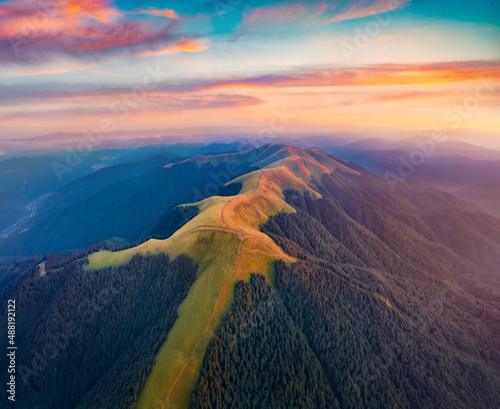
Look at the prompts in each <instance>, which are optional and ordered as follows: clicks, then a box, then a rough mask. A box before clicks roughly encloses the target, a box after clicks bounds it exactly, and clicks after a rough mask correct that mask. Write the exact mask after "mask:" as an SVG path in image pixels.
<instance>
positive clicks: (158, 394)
mask: <svg viewBox="0 0 500 409" xmlns="http://www.w3.org/2000/svg"><path fill="white" fill-rule="evenodd" d="M192 236H195V237H196V239H195V241H194V244H195V245H196V252H195V253H194V254H193V255H194V257H193V258H195V259H197V260H195V261H197V262H198V263H199V267H200V269H199V272H198V274H199V277H198V279H197V281H196V282H195V283H194V285H193V286H192V287H191V290H190V291H189V294H188V296H187V297H186V299H185V300H184V302H183V303H182V304H181V306H180V307H179V318H178V319H177V321H176V322H175V324H174V326H173V328H172V329H171V331H170V332H169V334H168V338H167V341H166V342H165V343H164V344H163V346H162V347H161V349H160V352H159V353H158V355H157V356H156V364H155V366H154V368H153V370H152V372H151V374H150V375H149V377H148V380H147V382H146V385H145V387H144V389H143V391H142V393H141V395H140V397H139V401H138V408H139V409H157V408H158V401H160V402H165V400H166V397H167V395H168V394H169V393H170V392H171V394H170V397H169V400H168V403H169V404H171V405H179V407H181V408H183V407H186V406H187V403H188V402H189V397H190V395H191V391H192V389H193V388H194V386H195V384H196V381H197V379H198V373H199V371H200V368H201V364H202V361H203V356H204V355H205V351H206V349H207V347H208V343H209V341H210V339H211V337H212V333H213V332H214V331H215V329H216V328H217V326H218V325H219V324H220V322H221V320H222V317H223V315H224V313H225V312H226V311H227V309H228V308H229V305H230V304H229V303H228V302H220V303H219V305H218V306H217V308H216V303H217V300H218V297H219V294H220V293H221V290H222V289H223V288H224V286H225V285H228V284H229V283H228V281H227V280H228V278H229V277H230V276H231V275H232V273H233V267H234V264H235V261H236V257H237V249H238V246H239V239H238V238H237V236H235V235H232V234H229V233H224V232H208V233H207V232H196V233H193V235H192ZM187 237H189V236H187ZM181 240H182V239H181ZM181 247H183V246H181ZM230 286H231V287H232V284H231V285H230ZM223 301H226V300H223ZM214 311H215V313H214ZM195 347H196V349H195ZM174 383H175V387H173V385H174ZM167 407H168V406H167Z"/></svg>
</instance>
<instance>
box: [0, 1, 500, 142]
mask: <svg viewBox="0 0 500 409" xmlns="http://www.w3.org/2000/svg"><path fill="white" fill-rule="evenodd" d="M499 107H500V2H499V1H498V0H476V1H475V2H474V3H473V4H472V3H471V2H469V1H451V0H441V1H435V0H413V1H411V0H355V1H345V0H339V1H313V0H310V1H296V0H284V1H263V0H210V1H207V0H193V1H180V0H174V1H155V0H142V1H136V0H117V1H112V0H50V1H49V0H0V148H1V144H2V141H4V142H5V141H7V140H12V139H21V138H28V137H35V136H39V135H45V134H49V133H52V132H72V133H75V134H76V135H84V134H85V133H86V132H89V130H92V129H103V131H104V130H106V131H107V130H111V129H112V130H127V131H133V130H148V129H154V128H157V129H166V130H168V129H172V130H176V132H181V131H182V132H183V133H184V134H186V135H189V132H190V130H191V129H193V132H194V129H196V132H199V130H200V129H209V130H211V132H215V131H217V130H220V132H222V131H224V132H240V131H245V132H257V133H258V132H260V131H259V130H262V129H264V128H265V129H269V128H271V129H272V130H273V132H276V133H279V132H287V133H306V134H307V133H308V132H310V133H325V134H328V133H347V132H353V133H356V132H357V133H363V134H367V135H369V134H370V133H378V134H379V135H380V134H384V133H387V135H399V134H400V135H403V134H407V133H412V132H415V133H423V132H430V131H431V130H434V129H438V128H439V129H440V128H446V129H455V130H460V129H464V130H467V132H462V133H463V134H465V135H466V136H465V137H464V138H466V139H468V140H469V141H471V142H477V143H479V144H483V145H487V146H500V142H499V140H500V115H499ZM138 134H140V132H139V133H138ZM77 138H78V136H77ZM474 138H476V139H477V140H475V139H474Z"/></svg>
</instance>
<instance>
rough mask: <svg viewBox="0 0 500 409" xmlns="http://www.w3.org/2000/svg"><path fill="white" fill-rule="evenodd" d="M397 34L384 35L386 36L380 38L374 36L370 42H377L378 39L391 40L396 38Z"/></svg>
mask: <svg viewBox="0 0 500 409" xmlns="http://www.w3.org/2000/svg"><path fill="white" fill-rule="evenodd" d="M398 37H399V36H386V37H382V38H375V39H373V40H371V42H372V43H376V42H379V41H386V40H392V39H394V38H398Z"/></svg>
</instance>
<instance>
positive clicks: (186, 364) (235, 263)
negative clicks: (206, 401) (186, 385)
mask: <svg viewBox="0 0 500 409" xmlns="http://www.w3.org/2000/svg"><path fill="white" fill-rule="evenodd" d="M244 241H245V240H244V239H243V240H241V241H240V244H239V246H238V251H237V253H236V258H235V260H234V266H233V269H232V271H231V273H230V274H229V275H228V276H227V278H226V280H225V281H224V284H223V285H222V288H221V289H220V291H219V296H218V297H217V301H216V302H215V307H214V310H213V311H212V315H211V316H210V319H209V320H208V322H207V325H206V326H205V328H204V330H203V332H202V334H201V336H200V338H199V339H198V342H197V343H196V345H195V346H194V348H193V352H192V353H191V355H190V356H189V359H188V360H187V361H186V363H185V364H184V366H183V367H182V369H181V372H180V373H179V375H178V376H177V378H176V379H175V381H174V383H173V384H172V387H171V388H170V391H169V392H168V395H167V397H166V399H165V402H164V403H163V406H162V409H165V406H166V405H167V403H168V400H169V399H170V395H171V394H172V392H173V390H174V388H175V385H176V384H177V382H178V381H179V379H180V378H181V376H182V374H183V373H184V371H185V370H186V368H187V367H188V365H189V363H190V362H191V361H192V360H193V359H194V355H195V353H196V350H197V349H198V346H199V345H200V343H201V341H202V339H203V337H204V336H205V334H206V333H207V331H208V328H210V325H211V324H212V321H213V319H214V317H215V313H216V312H217V308H218V307H219V303H220V299H221V296H222V293H223V291H224V289H225V288H226V286H227V283H228V282H229V279H230V278H231V277H233V276H234V273H235V271H236V266H237V264H238V257H239V255H240V249H241V245H242V244H243V242H244Z"/></svg>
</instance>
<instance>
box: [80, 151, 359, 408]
mask: <svg viewBox="0 0 500 409" xmlns="http://www.w3.org/2000/svg"><path fill="white" fill-rule="evenodd" d="M266 154H267V155H266ZM237 155H241V157H243V158H244V159H245V160H248V159H249V158H252V156H253V158H252V159H253V163H254V164H255V165H258V167H262V169H260V170H257V171H255V172H251V173H249V174H247V175H244V176H242V177H239V178H237V179H235V180H233V181H231V183H233V182H240V183H241V184H242V189H241V191H240V193H239V194H238V195H236V196H233V197H211V198H209V199H206V200H203V201H201V202H199V203H197V204H196V205H197V206H198V209H199V214H198V215H197V216H196V217H194V218H193V219H192V220H190V221H189V222H188V223H186V224H185V225H184V226H183V227H182V228H181V229H179V230H178V231H177V232H176V233H175V234H174V235H173V236H172V237H170V238H169V239H167V240H149V241H147V242H145V243H143V244H141V245H139V246H137V247H135V248H131V249H128V250H124V251H120V252H116V253H112V252H99V253H95V254H92V255H91V256H89V265H88V268H89V269H97V268H101V267H105V266H110V265H119V264H124V263H127V262H128V261H129V260H130V259H131V258H132V257H133V256H134V255H135V254H138V253H142V254H145V253H153V254H156V253H162V252H163V253H167V254H169V255H170V256H171V257H172V258H175V257H177V256H179V255H180V254H187V255H189V256H190V257H192V258H193V260H194V261H195V262H196V263H197V264H198V267H199V269H198V278H197V281H196V282H195V284H194V285H193V286H192V288H191V290H190V292H189V294H188V296H187V297H186V299H185V300H184V302H183V303H182V304H181V306H180V308H179V318H178V319H177V321H176V323H175V325H174V327H173V328H172V330H171V331H170V333H169V334H168V338H167V341H166V342H165V344H164V345H163V346H162V348H161V350H160V352H159V353H158V355H157V357H156V364H155V366H154V368H153V370H152V372H151V374H150V375H149V377H148V380H147V382H146V385H145V387H144V389H143V391H142V393H141V395H140V397H139V400H138V408H140V409H157V408H159V407H160V408H168V407H169V405H179V406H178V407H179V408H185V407H187V405H188V402H189V397H190V394H191V391H192V389H193V388H194V386H195V384H196V381H197V377H198V374H199V370H200V368H201V364H202V360H203V356H204V354H205V351H206V349H207V347H208V343H209V341H210V339H211V337H212V335H213V333H214V331H215V329H216V328H217V326H218V325H219V324H220V323H221V320H222V317H223V315H224V313H225V312H226V311H228V309H229V307H230V305H231V302H232V295H233V289H234V284H235V282H236V281H237V280H241V279H243V280H246V279H247V277H248V274H249V273H250V272H254V273H260V274H263V275H265V276H266V277H268V279H269V280H270V281H271V282H272V274H273V265H274V262H275V261H276V260H278V259H281V260H284V261H285V262H292V261H293V259H292V258H291V257H290V256H288V255H286V254H285V253H284V252H283V251H282V250H281V248H280V247H279V246H277V245H276V244H275V243H274V242H273V240H272V239H271V238H270V237H269V236H267V235H266V234H264V233H262V232H261V231H260V226H261V225H262V224H263V223H265V222H266V221H267V220H268V218H269V217H271V216H273V215H276V214H278V213H281V212H294V211H295V210H294V209H293V208H292V207H291V206H289V205H288V204H287V203H286V202H285V201H284V196H283V191H285V190H288V189H294V190H297V191H299V192H309V194H311V195H313V196H315V197H320V194H319V193H318V192H316V191H315V190H313V188H312V187H311V186H309V185H308V182H310V180H311V178H312V177H313V176H314V177H319V176H320V175H321V173H326V172H332V171H333V170H335V169H340V170H341V171H345V172H349V173H352V172H354V171H352V170H351V169H350V168H348V167H347V166H345V165H344V164H342V163H340V162H337V161H335V160H334V159H332V158H331V157H329V156H328V155H326V154H324V153H322V152H321V151H316V150H306V149H300V148H294V147H288V146H282V145H273V146H268V147H263V148H259V149H258V150H254V151H251V152H245V153H241V154H232V155H229V156H233V157H235V156H237ZM227 156H228V155H218V156H213V157H196V158H193V159H192V160H194V161H195V162H196V163H198V162H199V163H200V164H201V163H205V161H207V160H208V161H215V162H216V161H225V160H227ZM233 159H234V158H233Z"/></svg>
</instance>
